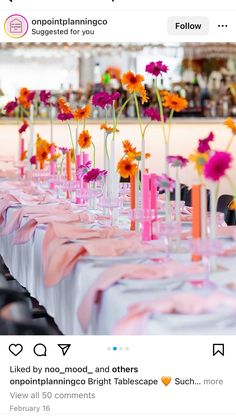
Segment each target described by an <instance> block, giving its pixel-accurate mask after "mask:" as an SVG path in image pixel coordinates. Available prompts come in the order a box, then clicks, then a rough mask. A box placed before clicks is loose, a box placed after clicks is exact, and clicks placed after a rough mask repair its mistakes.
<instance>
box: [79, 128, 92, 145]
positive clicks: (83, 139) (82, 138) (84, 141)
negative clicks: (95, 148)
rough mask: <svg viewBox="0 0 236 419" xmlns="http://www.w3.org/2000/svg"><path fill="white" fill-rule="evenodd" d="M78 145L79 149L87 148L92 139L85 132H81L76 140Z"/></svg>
mask: <svg viewBox="0 0 236 419" xmlns="http://www.w3.org/2000/svg"><path fill="white" fill-rule="evenodd" d="M78 144H79V146H80V147H81V148H89V147H90V146H91V144H92V137H91V135H90V134H89V132H88V131H87V130H84V131H82V132H81V134H80V135H79V138H78Z"/></svg>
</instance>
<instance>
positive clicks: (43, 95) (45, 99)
mask: <svg viewBox="0 0 236 419" xmlns="http://www.w3.org/2000/svg"><path fill="white" fill-rule="evenodd" d="M39 98H40V100H41V102H42V103H43V104H44V105H45V106H50V102H49V100H50V98H51V92H47V91H46V90H41V92H40V94H39Z"/></svg>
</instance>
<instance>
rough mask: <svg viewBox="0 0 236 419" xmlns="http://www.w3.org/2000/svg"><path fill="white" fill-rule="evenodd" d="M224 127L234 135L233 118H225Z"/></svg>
mask: <svg viewBox="0 0 236 419" xmlns="http://www.w3.org/2000/svg"><path fill="white" fill-rule="evenodd" d="M224 125H226V127H228V128H230V129H231V131H232V134H234V135H235V134H236V124H235V122H234V120H233V118H227V119H226V120H225V122H224Z"/></svg>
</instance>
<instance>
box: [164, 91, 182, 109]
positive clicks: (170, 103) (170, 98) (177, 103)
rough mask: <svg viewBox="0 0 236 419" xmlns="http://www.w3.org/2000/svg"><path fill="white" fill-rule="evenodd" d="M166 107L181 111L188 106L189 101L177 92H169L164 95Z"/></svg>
mask: <svg viewBox="0 0 236 419" xmlns="http://www.w3.org/2000/svg"><path fill="white" fill-rule="evenodd" d="M163 106H164V108H169V109H172V110H173V111H175V112H181V111H183V110H184V109H186V108H187V106H188V101H187V100H186V99H184V98H183V97H180V96H178V95H176V94H175V93H168V94H167V95H165V96H164V102H163Z"/></svg>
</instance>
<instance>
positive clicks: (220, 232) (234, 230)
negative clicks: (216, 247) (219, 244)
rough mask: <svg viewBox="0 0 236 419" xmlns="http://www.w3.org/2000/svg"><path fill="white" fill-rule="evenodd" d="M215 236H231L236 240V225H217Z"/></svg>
mask: <svg viewBox="0 0 236 419" xmlns="http://www.w3.org/2000/svg"><path fill="white" fill-rule="evenodd" d="M217 236H218V237H220V238H231V239H234V240H236V226H220V227H217Z"/></svg>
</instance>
